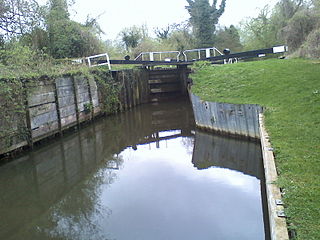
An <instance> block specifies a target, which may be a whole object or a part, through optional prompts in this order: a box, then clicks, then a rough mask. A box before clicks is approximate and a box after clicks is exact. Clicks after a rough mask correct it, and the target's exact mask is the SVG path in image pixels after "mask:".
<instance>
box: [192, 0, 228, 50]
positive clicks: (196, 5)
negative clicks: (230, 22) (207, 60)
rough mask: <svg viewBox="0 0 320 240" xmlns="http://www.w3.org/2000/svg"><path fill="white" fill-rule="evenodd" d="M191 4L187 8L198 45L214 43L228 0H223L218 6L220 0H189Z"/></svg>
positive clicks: (203, 45)
mask: <svg viewBox="0 0 320 240" xmlns="http://www.w3.org/2000/svg"><path fill="white" fill-rule="evenodd" d="M187 2H188V4H189V6H186V9H187V10H188V12H189V15H190V23H191V25H192V28H193V32H194V34H195V37H196V40H197V46H198V47H209V46H212V45H213V43H214V34H215V30H216V25H217V24H218V21H219V18H220V17H221V15H222V14H223V12H224V10H225V6H226V0H221V3H220V6H219V8H217V2H218V0H213V3H212V5H210V3H209V0H187Z"/></svg>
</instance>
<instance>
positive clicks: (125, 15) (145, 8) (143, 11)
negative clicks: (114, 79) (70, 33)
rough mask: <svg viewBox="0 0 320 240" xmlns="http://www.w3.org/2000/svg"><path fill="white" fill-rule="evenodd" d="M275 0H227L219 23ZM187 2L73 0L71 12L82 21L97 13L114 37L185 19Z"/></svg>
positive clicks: (227, 22) (251, 12) (250, 13)
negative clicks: (125, 31) (139, 27)
mask: <svg viewBox="0 0 320 240" xmlns="http://www.w3.org/2000/svg"><path fill="white" fill-rule="evenodd" d="M277 1H278V0H227V3H226V4H227V6H226V10H225V12H224V14H223V15H222V17H221V18H220V21H219V24H221V25H224V26H229V25H231V24H233V25H238V24H239V22H240V21H241V20H243V19H244V18H247V17H255V16H257V15H258V13H259V9H261V8H263V7H264V6H265V5H266V4H269V5H270V6H273V5H274V4H275V3H276V2H277ZM211 2H212V0H211ZM218 2H220V1H218ZM186 5H187V1H186V0H75V4H74V5H73V7H72V8H71V9H70V13H71V16H72V19H73V20H76V21H78V22H81V23H83V22H85V20H86V17H87V15H90V16H91V17H97V16H99V15H100V17H99V20H98V22H99V24H100V26H101V27H102V29H103V31H104V32H105V35H104V36H103V39H115V38H116V37H117V35H118V33H119V32H120V31H121V30H122V29H123V28H125V27H130V26H133V25H142V24H146V25H147V26H148V28H149V29H150V31H149V32H150V33H152V32H153V29H154V28H156V27H159V28H161V27H165V26H167V25H168V24H172V23H180V22H182V21H184V20H187V19H188V18H189V15H188V12H187V10H186V9H185V6H186Z"/></svg>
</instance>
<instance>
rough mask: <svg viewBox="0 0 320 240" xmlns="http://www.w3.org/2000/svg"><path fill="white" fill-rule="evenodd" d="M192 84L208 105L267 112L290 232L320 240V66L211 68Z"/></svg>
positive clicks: (303, 239) (270, 63) (274, 63)
mask: <svg viewBox="0 0 320 240" xmlns="http://www.w3.org/2000/svg"><path fill="white" fill-rule="evenodd" d="M192 79H193V81H194V83H195V84H194V86H193V88H192V91H193V92H194V93H195V94H196V95H198V96H200V97H201V98H202V99H203V100H208V101H218V102H228V103H252V104H260V105H262V106H264V107H266V112H265V117H266V126H267V130H268V132H269V134H270V138H271V142H272V144H273V147H274V148H275V155H276V164H277V169H278V172H279V175H280V177H279V182H278V185H279V186H280V187H281V188H283V189H284V192H285V194H284V201H285V206H286V214H287V216H288V223H289V227H290V228H293V229H296V232H297V239H300V240H312V239H314V240H316V239H317V240H318V239H320V61H319V60H313V61H312V60H301V59H295V60H278V59H273V60H266V61H256V62H247V63H238V64H233V65H223V66H207V67H202V68H200V69H197V70H196V73H195V74H193V76H192Z"/></svg>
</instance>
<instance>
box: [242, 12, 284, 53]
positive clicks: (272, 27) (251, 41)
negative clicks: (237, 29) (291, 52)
mask: <svg viewBox="0 0 320 240" xmlns="http://www.w3.org/2000/svg"><path fill="white" fill-rule="evenodd" d="M269 15H270V10H269V7H268V6H265V7H264V8H263V9H262V10H261V11H260V13H259V15H258V17H256V18H250V19H249V20H248V21H246V22H243V23H242V29H241V30H242V39H243V41H244V43H245V44H244V45H245V49H246V50H250V49H258V48H269V47H272V46H274V45H277V44H281V41H280V40H279V38H278V30H279V29H278V27H277V25H276V24H274V23H273V22H272V20H271V18H270V17H269Z"/></svg>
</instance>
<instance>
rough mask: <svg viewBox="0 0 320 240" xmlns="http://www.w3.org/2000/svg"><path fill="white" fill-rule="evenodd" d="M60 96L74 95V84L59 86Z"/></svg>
mask: <svg viewBox="0 0 320 240" xmlns="http://www.w3.org/2000/svg"><path fill="white" fill-rule="evenodd" d="M57 93H58V97H59V98H60V97H65V96H72V95H73V94H74V88H73V86H72V85H71V86H63V87H58V88H57Z"/></svg>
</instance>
